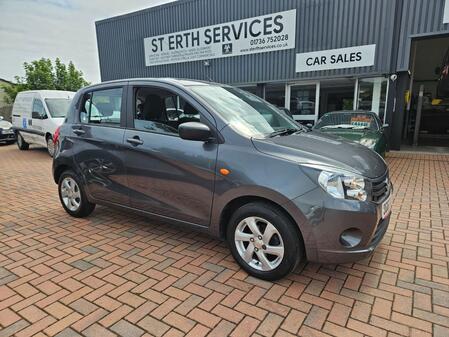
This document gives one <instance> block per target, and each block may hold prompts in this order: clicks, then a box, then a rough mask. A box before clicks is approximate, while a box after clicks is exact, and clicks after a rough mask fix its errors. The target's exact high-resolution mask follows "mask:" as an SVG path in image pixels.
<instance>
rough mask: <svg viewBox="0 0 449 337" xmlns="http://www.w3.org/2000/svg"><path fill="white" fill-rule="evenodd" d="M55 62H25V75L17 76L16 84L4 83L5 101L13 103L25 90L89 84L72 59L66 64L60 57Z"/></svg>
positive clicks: (78, 87)
mask: <svg viewBox="0 0 449 337" xmlns="http://www.w3.org/2000/svg"><path fill="white" fill-rule="evenodd" d="M54 63H55V64H54V66H53V63H52V61H51V60H50V59H45V58H41V59H40V60H35V61H32V62H31V63H28V62H25V63H24V64H23V67H24V70H25V76H24V77H19V76H15V77H14V78H15V81H16V83H17V84H16V85H3V88H4V89H5V93H6V96H5V103H7V104H12V103H13V102H14V99H15V98H16V96H17V94H18V93H19V92H21V91H24V90H67V91H77V90H78V89H80V88H82V87H84V86H86V85H88V84H89V82H87V81H86V80H85V79H84V78H83V72H82V71H81V70H78V69H76V68H75V65H74V64H73V62H72V61H70V62H69V65H68V66H66V65H65V64H64V63H62V62H61V60H60V59H59V58H56V60H55V62H54Z"/></svg>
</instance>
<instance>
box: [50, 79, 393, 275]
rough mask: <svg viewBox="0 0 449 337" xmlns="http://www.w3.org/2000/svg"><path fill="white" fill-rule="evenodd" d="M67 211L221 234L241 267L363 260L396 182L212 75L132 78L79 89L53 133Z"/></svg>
mask: <svg viewBox="0 0 449 337" xmlns="http://www.w3.org/2000/svg"><path fill="white" fill-rule="evenodd" d="M54 139H55V142H56V143H57V144H58V146H57V151H56V155H55V157H54V160H53V175H54V180H55V182H56V183H57V184H58V191H59V197H60V201H61V204H62V206H63V208H64V209H65V210H66V211H67V213H69V214H70V215H72V216H74V217H85V216H87V215H89V214H90V213H91V212H92V211H93V210H94V208H95V205H96V204H102V205H110V206H116V207H120V208H122V209H127V210H132V211H135V212H138V213H141V214H143V215H149V216H152V217H155V218H158V219H163V220H164V221H165V222H170V223H173V224H178V225H181V226H186V227H189V228H194V229H197V230H200V231H204V232H206V233H209V234H211V235H213V236H216V237H219V238H222V239H225V240H226V241H227V242H228V245H229V248H230V250H231V252H232V255H233V256H234V258H235V259H236V261H237V262H238V263H239V264H240V266H241V267H242V268H243V269H245V270H246V271H247V272H248V273H249V274H251V275H253V276H256V277H259V278H262V279H266V280H274V279H278V278H281V277H283V276H285V275H287V274H288V273H289V272H291V271H292V270H293V269H294V268H295V266H297V265H298V263H299V262H301V261H305V260H306V259H307V260H308V261H314V262H321V263H345V262H351V261H355V260H359V259H363V258H365V257H368V256H369V255H370V254H371V253H372V252H373V250H374V249H375V247H376V246H377V245H378V243H379V242H380V241H381V239H382V237H383V235H384V234H385V232H386V230H387V227H388V223H389V219H390V208H391V195H392V186H391V183H390V180H389V176H388V168H387V165H386V163H385V161H384V160H383V159H382V158H381V157H380V156H379V155H378V154H376V153H375V152H374V151H371V150H369V149H368V148H366V147H365V146H363V145H359V144H356V143H352V142H351V143H350V142H346V141H345V140H343V139H340V138H335V137H333V136H331V135H326V134H324V133H321V132H315V131H310V130H309V129H307V128H304V127H302V126H300V125H298V124H296V123H295V122H294V121H292V120H291V119H290V118H288V116H286V115H285V114H284V113H282V112H280V111H279V110H278V109H277V108H276V107H275V106H273V105H271V104H269V103H267V102H266V101H264V100H262V99H261V98H259V97H257V96H255V95H253V94H250V93H248V92H246V91H243V90H240V89H237V88H234V87H232V86H227V85H221V84H216V83H210V82H200V81H192V80H176V79H129V80H120V81H112V82H105V83H102V84H98V85H93V86H89V87H86V88H83V89H81V90H80V91H78V93H77V94H76V96H75V97H74V99H73V101H72V104H71V106H70V108H69V112H68V115H67V118H66V121H65V123H64V124H63V125H62V126H61V127H60V129H58V130H57V132H56V134H55V137H54Z"/></svg>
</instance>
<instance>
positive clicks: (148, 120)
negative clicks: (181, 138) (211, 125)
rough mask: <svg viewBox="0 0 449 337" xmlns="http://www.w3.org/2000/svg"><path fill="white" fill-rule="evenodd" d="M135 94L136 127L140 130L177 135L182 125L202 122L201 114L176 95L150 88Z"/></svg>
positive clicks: (140, 89)
mask: <svg viewBox="0 0 449 337" xmlns="http://www.w3.org/2000/svg"><path fill="white" fill-rule="evenodd" d="M135 93H136V94H135V111H134V127H135V128H136V129H138V130H146V131H155V132H161V133H168V134H175V135H177V134H178V127H179V125H180V124H182V123H185V122H191V121H196V122H199V121H200V114H199V112H198V111H197V110H196V109H195V108H194V107H193V106H192V105H191V104H190V103H188V102H187V101H185V100H184V99H183V98H182V97H181V96H179V95H176V94H175V93H172V92H170V91H168V90H162V89H157V88H149V87H143V88H138V89H137V90H136V91H135Z"/></svg>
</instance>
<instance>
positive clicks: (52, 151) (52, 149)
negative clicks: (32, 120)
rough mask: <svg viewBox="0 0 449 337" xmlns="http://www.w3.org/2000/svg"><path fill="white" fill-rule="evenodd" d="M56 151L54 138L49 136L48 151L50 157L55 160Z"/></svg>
mask: <svg viewBox="0 0 449 337" xmlns="http://www.w3.org/2000/svg"><path fill="white" fill-rule="evenodd" d="M55 150H56V144H54V143H53V137H52V136H48V137H47V151H48V154H49V155H50V157H52V158H53V156H54V155H55Z"/></svg>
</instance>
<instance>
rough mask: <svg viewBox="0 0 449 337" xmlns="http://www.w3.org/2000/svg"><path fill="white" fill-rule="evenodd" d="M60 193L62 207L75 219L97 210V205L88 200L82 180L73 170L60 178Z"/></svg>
mask: <svg viewBox="0 0 449 337" xmlns="http://www.w3.org/2000/svg"><path fill="white" fill-rule="evenodd" d="M58 192H59V200H60V201H61V204H62V207H64V209H65V211H66V212H67V213H69V214H70V215H71V216H73V217H76V218H83V217H86V216H88V215H89V214H90V213H92V212H93V210H94V209H95V204H93V203H91V202H89V200H87V197H86V193H85V191H84V189H83V187H82V185H81V183H80V179H79V178H78V177H77V175H76V174H75V173H74V172H73V171H71V170H67V171H65V172H64V173H63V174H61V176H60V177H59V183H58Z"/></svg>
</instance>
